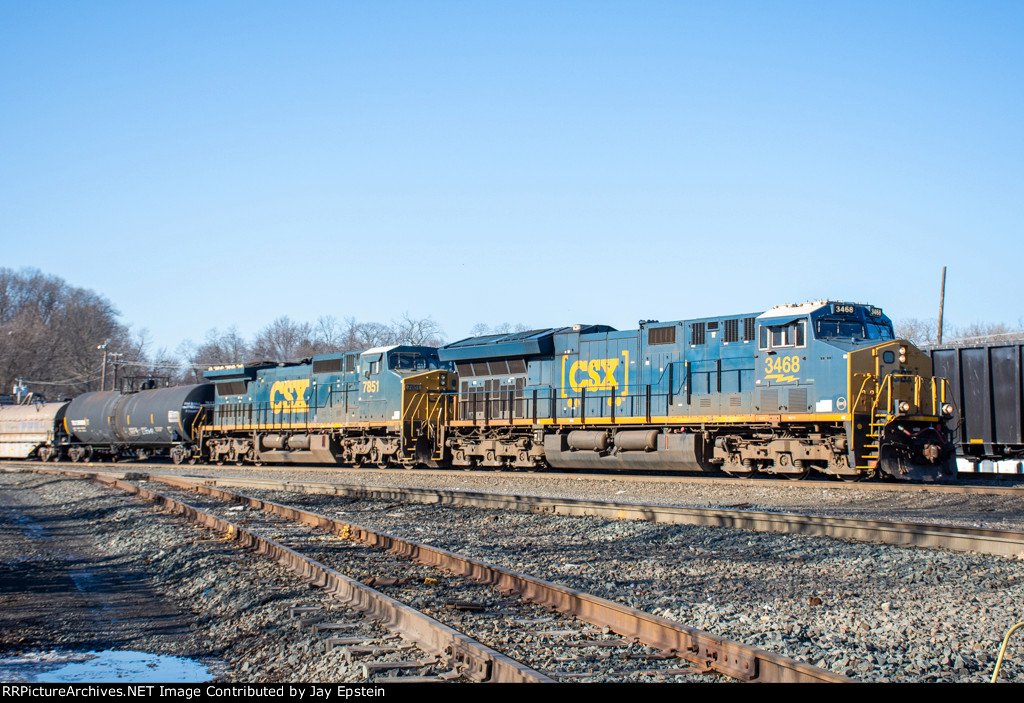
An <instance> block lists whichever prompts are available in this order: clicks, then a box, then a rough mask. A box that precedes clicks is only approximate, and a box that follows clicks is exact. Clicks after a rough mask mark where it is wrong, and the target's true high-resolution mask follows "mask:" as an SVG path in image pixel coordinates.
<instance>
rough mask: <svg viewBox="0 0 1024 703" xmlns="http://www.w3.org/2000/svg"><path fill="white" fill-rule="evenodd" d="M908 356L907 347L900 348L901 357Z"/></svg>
mask: <svg viewBox="0 0 1024 703" xmlns="http://www.w3.org/2000/svg"><path fill="white" fill-rule="evenodd" d="M906 355H907V348H906V347H900V356H906Z"/></svg>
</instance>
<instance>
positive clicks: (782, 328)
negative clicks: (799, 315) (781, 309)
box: [758, 320, 807, 350]
mask: <svg viewBox="0 0 1024 703" xmlns="http://www.w3.org/2000/svg"><path fill="white" fill-rule="evenodd" d="M805 330H806V321H804V320H794V321H793V322H787V323H785V324H781V325H762V326H761V339H760V342H759V344H758V347H759V348H760V349H762V350H767V349H778V348H779V347H803V346H806V344H807V341H806V337H805V334H806V332H805Z"/></svg>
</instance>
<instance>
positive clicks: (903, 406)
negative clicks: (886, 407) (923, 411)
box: [900, 400, 910, 413]
mask: <svg viewBox="0 0 1024 703" xmlns="http://www.w3.org/2000/svg"><path fill="white" fill-rule="evenodd" d="M900 412H901V413H906V412H910V403H908V402H907V401H905V400H901V401H900Z"/></svg>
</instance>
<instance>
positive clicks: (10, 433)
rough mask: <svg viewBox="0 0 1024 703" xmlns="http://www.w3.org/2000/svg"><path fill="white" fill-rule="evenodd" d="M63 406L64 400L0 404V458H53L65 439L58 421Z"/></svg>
mask: <svg viewBox="0 0 1024 703" xmlns="http://www.w3.org/2000/svg"><path fill="white" fill-rule="evenodd" d="M67 406H68V403H66V402H64V403H25V404H22V405H4V406H2V407H0V458H3V459H28V458H30V457H37V458H39V459H42V460H43V461H49V460H50V459H53V458H55V457H56V456H57V455H58V454H59V453H60V450H61V446H62V445H63V443H64V442H65V440H66V436H65V435H64V433H63V429H62V424H63V422H64V411H65V410H66V409H67Z"/></svg>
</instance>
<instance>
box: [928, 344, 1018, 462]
mask: <svg viewBox="0 0 1024 703" xmlns="http://www.w3.org/2000/svg"><path fill="white" fill-rule="evenodd" d="M927 352H928V354H929V355H930V356H931V358H932V363H933V365H934V368H935V375H937V376H944V377H945V378H947V379H949V382H950V385H951V387H952V391H953V396H954V398H955V402H956V407H957V409H958V414H957V416H956V417H955V424H956V425H957V427H958V436H957V439H956V443H957V453H958V454H959V455H960V456H961V457H962V458H964V459H967V460H969V461H972V462H975V463H977V462H979V461H982V460H985V459H990V460H994V461H998V460H1002V459H1016V458H1021V457H1024V372H1022V368H1024V344H1021V343H1004V344H981V345H971V346H952V345H950V346H943V347H932V348H930V349H928V350H927Z"/></svg>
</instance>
